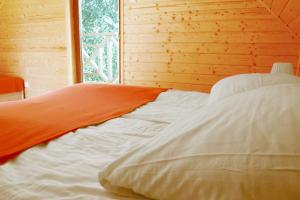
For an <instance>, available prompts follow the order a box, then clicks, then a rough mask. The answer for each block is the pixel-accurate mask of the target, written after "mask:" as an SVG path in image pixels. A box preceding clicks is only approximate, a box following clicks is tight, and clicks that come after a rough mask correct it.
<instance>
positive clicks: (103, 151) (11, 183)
mask: <svg viewBox="0 0 300 200" xmlns="http://www.w3.org/2000/svg"><path fill="white" fill-rule="evenodd" d="M207 98H208V95H207V94H202V93H198V92H181V91H175V90H171V91H167V92H164V93H162V94H161V95H160V96H159V97H158V99H157V100H156V101H155V102H153V103H149V104H147V105H145V106H143V107H141V108H139V109H137V110H136V111H134V112H132V113H130V114H127V115H124V116H123V117H120V118H117V119H113V120H110V121H108V122H106V123H103V124H100V125H98V126H91V127H88V128H83V129H79V130H78V131H76V132H72V133H69V134H67V135H65V136H63V137H60V138H58V139H56V140H54V141H51V142H49V143H48V144H44V145H39V146H36V147H34V148H31V149H30V150H27V151H26V152H24V153H22V154H21V155H20V156H18V157H17V159H15V160H13V161H10V162H8V163H7V164H5V165H2V166H0V200H24V199H25V200H41V199H43V200H44V199H46V200H48V199H51V200H67V199H70V200H71V199H72V200H74V199H78V200H79V199H80V200H83V199H87V200H93V199H100V200H104V199H123V198H122V197H120V196H116V195H113V194H110V193H108V192H106V191H105V190H104V189H103V188H101V185H100V184H99V181H98V172H99V171H101V170H102V168H103V167H104V166H105V165H107V164H109V163H110V162H112V161H114V160H115V159H117V158H118V157H120V156H121V155H123V154H125V153H127V152H128V151H130V150H131V149H132V148H134V147H135V146H137V145H138V144H139V143H141V142H143V141H144V142H146V141H148V140H149V139H151V138H152V137H153V136H155V135H158V134H160V133H161V131H162V130H164V129H165V127H167V126H168V125H169V124H170V123H171V122H173V121H175V120H176V119H177V118H178V117H179V116H181V115H185V114H188V113H190V112H192V111H193V110H197V109H200V108H201V107H202V106H203V105H204V104H206V101H207ZM99 106H101V105H99ZM20 134H22V133H20ZM130 199H132V198H130ZM139 199H140V198H139Z"/></svg>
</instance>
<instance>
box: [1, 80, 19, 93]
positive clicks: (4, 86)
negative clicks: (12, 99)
mask: <svg viewBox="0 0 300 200" xmlns="http://www.w3.org/2000/svg"><path fill="white" fill-rule="evenodd" d="M23 90H24V81H23V79H21V78H18V77H11V76H0V94H6V93H13V92H21V91H23Z"/></svg>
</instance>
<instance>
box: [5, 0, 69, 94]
mask: <svg viewBox="0 0 300 200" xmlns="http://www.w3.org/2000/svg"><path fill="white" fill-rule="evenodd" d="M66 43H67V42H66V19H65V1H64V0H26V1H24V0H5V1H4V4H3V5H2V8H1V9H0V74H8V75H17V76H21V77H23V78H24V79H25V80H26V81H28V83H29V85H30V87H29V88H28V89H27V91H26V93H27V96H35V95H39V94H42V93H44V92H46V91H49V90H53V89H56V88H59V87H62V86H65V85H67V84H68V66H67V65H68V62H67V57H68V55H67V54H68V53H67V45H66Z"/></svg>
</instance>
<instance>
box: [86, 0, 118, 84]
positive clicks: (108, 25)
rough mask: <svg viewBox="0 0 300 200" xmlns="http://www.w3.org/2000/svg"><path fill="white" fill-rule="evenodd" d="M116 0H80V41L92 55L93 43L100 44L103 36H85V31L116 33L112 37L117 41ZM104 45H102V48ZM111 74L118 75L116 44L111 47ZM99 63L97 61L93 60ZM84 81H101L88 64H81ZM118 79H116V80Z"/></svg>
mask: <svg viewBox="0 0 300 200" xmlns="http://www.w3.org/2000/svg"><path fill="white" fill-rule="evenodd" d="M118 2H119V1H118V0H82V1H81V5H80V6H81V13H80V14H81V42H82V43H84V44H88V45H89V47H85V51H86V52H87V53H88V54H89V55H92V53H93V52H94V50H95V47H93V45H96V44H100V43H101V42H102V41H103V40H104V39H105V38H103V37H101V36H85V34H86V33H108V32H112V33H116V35H115V36H114V38H115V39H116V40H117V41H118V32H119V11H118ZM105 49H106V46H104V50H105ZM112 53H113V60H112V66H113V76H114V77H118V74H119V63H118V60H119V59H118V56H119V55H118V46H116V45H115V46H114V48H113V52H112ZM102 56H103V60H104V62H103V64H104V72H106V73H107V68H108V65H107V62H106V59H107V52H106V51H104V53H103V55H102ZM95 62H96V64H98V65H99V61H98V60H97V59H96V60H95ZM83 73H84V77H83V78H84V81H85V82H91V81H92V82H93V81H97V82H103V80H102V79H101V77H100V76H99V75H98V74H97V73H96V70H95V69H94V68H93V67H92V66H90V65H84V66H83ZM117 81H118V80H117Z"/></svg>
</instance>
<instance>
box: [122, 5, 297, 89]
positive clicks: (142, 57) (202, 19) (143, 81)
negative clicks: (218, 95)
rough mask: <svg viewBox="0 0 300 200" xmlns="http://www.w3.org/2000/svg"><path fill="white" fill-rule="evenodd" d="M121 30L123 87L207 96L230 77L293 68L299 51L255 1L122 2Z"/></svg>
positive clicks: (279, 24) (291, 37)
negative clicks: (283, 66)
mask: <svg viewBox="0 0 300 200" xmlns="http://www.w3.org/2000/svg"><path fill="white" fill-rule="evenodd" d="M273 1H274V3H275V2H276V0H273ZM277 1H281V0H277ZM290 1H292V0H290ZM295 1H298V0H295ZM123 28H124V41H123V42H124V52H123V56H124V69H123V70H124V82H125V84H138V85H148V86H159V87H174V88H178V89H196V90H200V91H209V90H210V88H211V86H212V85H213V84H214V83H215V82H216V81H218V80H219V79H221V78H223V77H226V76H229V75H232V74H239V73H249V72H269V71H270V69H271V65H272V63H273V62H276V61H281V62H292V63H294V64H295V67H296V65H297V61H298V52H299V49H300V42H299V39H297V38H296V37H295V35H294V34H292V33H291V32H290V31H289V30H288V28H287V27H286V25H285V24H284V23H282V21H280V20H278V17H276V16H275V15H273V14H272V13H270V12H269V10H268V9H267V8H266V7H265V6H264V5H263V4H262V3H260V2H259V1H256V0H234V1H233V0H201V1H199V0H129V1H124V27H123Z"/></svg>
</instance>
